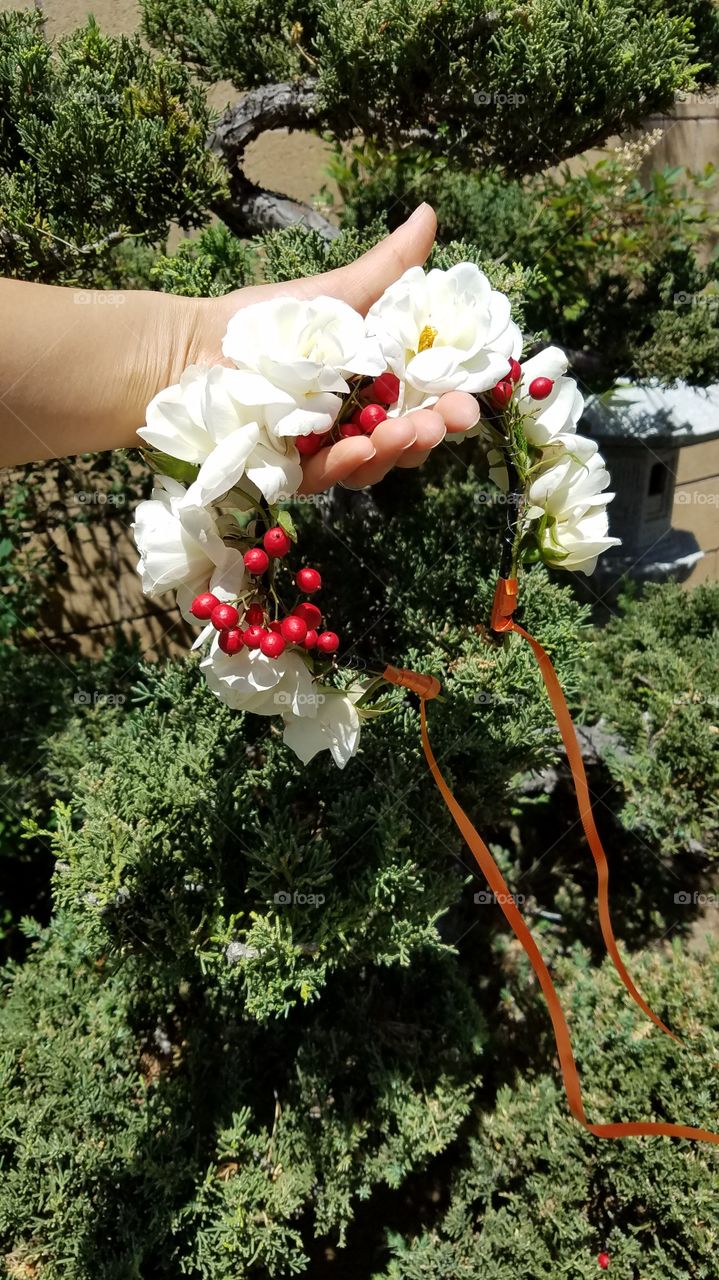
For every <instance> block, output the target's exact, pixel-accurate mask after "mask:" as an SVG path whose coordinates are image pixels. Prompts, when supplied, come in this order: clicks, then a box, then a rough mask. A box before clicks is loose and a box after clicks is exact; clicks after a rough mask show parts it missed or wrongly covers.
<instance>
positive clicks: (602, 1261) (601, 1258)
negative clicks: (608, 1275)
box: [597, 1253, 609, 1271]
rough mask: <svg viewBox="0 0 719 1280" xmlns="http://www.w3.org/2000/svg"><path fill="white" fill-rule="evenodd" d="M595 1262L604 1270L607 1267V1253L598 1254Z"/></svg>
mask: <svg viewBox="0 0 719 1280" xmlns="http://www.w3.org/2000/svg"><path fill="white" fill-rule="evenodd" d="M597 1263H598V1264H599V1266H600V1267H601V1268H602V1271H606V1269H607V1267H608V1266H609V1254H608V1253H600V1254H598V1255H597Z"/></svg>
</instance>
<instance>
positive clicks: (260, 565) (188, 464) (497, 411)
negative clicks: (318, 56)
mask: <svg viewBox="0 0 719 1280" xmlns="http://www.w3.org/2000/svg"><path fill="white" fill-rule="evenodd" d="M522 345H523V343H522V335H521V333H520V330H519V328H518V327H517V325H516V324H515V323H514V322H513V320H512V319H511V314H510V303H509V299H508V298H507V297H506V296H505V295H504V294H502V293H500V292H498V291H497V290H496V289H493V288H492V286H491V284H490V282H489V280H488V279H487V277H486V275H484V274H483V273H482V272H481V271H480V270H479V268H478V267H476V266H475V265H474V264H472V263H469V262H463V263H459V264H458V265H457V266H455V267H452V268H450V269H449V270H448V271H441V270H432V271H429V272H427V273H425V272H424V270H423V269H422V268H421V267H412V268H411V269H410V270H409V271H406V272H405V273H404V275H403V276H402V277H401V278H400V279H399V280H397V281H396V282H395V283H394V284H392V285H391V286H390V287H389V288H388V289H387V290H386V291H385V293H384V294H383V295H382V297H381V298H380V299H379V300H378V301H377V302H376V303H375V304H374V306H373V307H372V308H371V309H370V311H369V314H368V315H367V317H366V319H364V318H363V317H362V316H360V315H359V314H358V313H357V312H356V311H354V310H353V309H352V307H350V306H348V305H347V304H346V303H344V302H341V301H339V300H338V299H336V298H331V297H318V298H314V299H313V300H312V301H302V300H300V299H297V298H291V297H278V298H275V299H272V300H271V301H267V302H261V303H258V304H255V305H253V306H249V307H246V308H243V309H242V310H240V311H238V312H237V314H236V315H235V316H233V318H232V319H231V320H230V323H229V325H228V328H227V333H226V334H225V337H224V340H223V344H222V351H223V355H224V356H225V357H226V358H228V359H229V360H230V361H232V364H233V366H234V367H232V368H228V367H225V366H220V365H217V366H214V367H212V368H200V367H197V366H191V367H189V368H188V369H186V370H185V372H184V373H183V374H182V377H181V379H180V382H179V384H178V385H176V386H172V387H167V388H166V389H165V390H163V391H161V392H160V393H159V394H158V395H157V396H155V398H154V399H153V400H152V401H151V403H150V404H149V405H148V408H147V423H146V426H145V427H143V428H142V429H141V430H140V431H139V433H138V434H139V435H140V436H141V437H142V439H143V440H144V441H145V443H146V444H147V445H149V446H150V450H148V452H147V457H148V460H149V462H150V464H151V465H152V467H153V469H154V470H155V472H156V476H155V488H154V491H153V494H152V497H151V498H150V499H149V500H148V501H146V502H141V503H140V505H139V506H138V508H137V512H136V517H135V523H134V525H133V530H134V535H135V541H136V544H137V548H138V550H139V552H140V561H139V564H138V572H139V573H140V574H141V575H142V585H143V590H144V591H145V593H146V594H147V595H149V596H155V595H160V594H162V593H164V592H166V591H174V592H175V593H176V597H177V603H178V606H179V608H180V610H181V612H182V615H183V617H184V618H186V619H187V620H188V621H191V622H200V623H202V624H204V625H203V626H202V629H201V631H200V633H199V635H198V637H197V639H196V641H195V643H194V645H193V649H201V650H202V653H203V656H202V659H201V663H200V666H201V669H202V671H203V673H204V675H205V678H206V680H207V683H208V685H209V687H210V688H211V689H212V691H213V692H214V693H215V694H216V695H217V696H218V697H219V698H221V699H222V701H223V702H225V703H227V705H228V706H230V707H232V708H235V709H237V710H243V711H252V712H254V713H255V714H257V715H278V714H281V715H282V719H283V721H284V739H285V742H286V743H287V745H288V746H290V747H291V748H292V749H293V750H294V751H295V752H296V753H297V755H298V756H299V757H300V758H301V759H302V760H303V761H304V762H305V763H306V762H307V761H309V760H310V759H312V757H313V756H314V755H315V754H316V753H317V752H318V751H321V750H323V749H329V751H330V752H331V753H332V756H333V758H334V760H335V762H336V763H337V764H338V765H339V766H340V768H342V767H344V765H345V764H346V762H347V760H348V759H349V758H350V757H351V756H352V755H354V754H355V752H356V751H357V747H358V744H359V736H360V725H361V721H362V718H363V716H364V715H366V710H365V704H366V701H367V699H368V698H369V697H370V696H371V695H372V694H373V693H374V692H375V689H376V687H377V684H378V682H377V681H367V680H364V681H357V679H356V678H355V677H354V676H353V675H351V674H350V673H349V672H348V671H346V670H345V671H343V668H342V665H341V658H338V654H339V653H340V652H341V640H340V637H339V636H338V635H337V634H336V633H335V632H334V631H332V630H330V629H328V628H326V627H325V626H324V621H323V614H322V611H321V609H320V608H319V606H318V605H317V604H316V603H315V601H314V597H315V595H316V594H317V593H318V592H319V590H320V588H321V586H322V581H321V577H320V574H319V572H318V570H317V569H316V568H314V567H312V566H307V565H305V566H302V567H299V566H294V567H293V570H292V571H291V572H287V570H286V567H285V564H284V562H285V559H286V558H287V557H289V556H290V554H291V553H292V552H293V550H294V546H295V544H296V542H297V535H296V532H295V529H294V525H293V522H292V519H291V517H290V515H289V513H288V512H287V511H286V510H284V509H283V508H282V507H281V506H280V504H281V503H283V502H286V501H288V500H289V499H291V498H292V497H293V495H295V494H296V493H297V492H298V489H299V487H300V484H301V481H302V465H301V463H302V458H303V457H307V456H309V455H311V454H314V453H316V452H318V451H319V450H320V449H322V448H324V447H326V446H328V445H330V444H333V443H334V442H335V441H337V440H339V439H342V438H346V437H348V436H353V435H363V434H364V435H371V433H372V432H373V431H374V430H375V428H376V427H377V426H378V425H379V423H380V422H383V421H384V420H385V419H392V418H396V417H399V416H400V415H401V414H405V413H407V412H409V411H411V410H413V409H419V408H428V407H430V406H432V405H434V404H435V403H436V402H437V400H438V399H439V397H440V396H441V395H443V394H444V393H445V392H447V391H466V392H469V393H470V394H472V395H474V396H476V397H478V399H479V401H480V404H481V407H482V417H481V419H480V421H479V422H478V424H477V426H476V427H473V428H471V429H470V430H469V431H468V432H466V433H465V436H464V437H462V436H455V437H454V438H455V440H461V439H462V438H466V437H467V436H471V435H477V434H481V435H482V437H483V439H484V441H485V443H486V444H487V445H488V448H489V462H490V476H491V479H492V480H493V481H494V482H495V483H496V484H497V485H498V486H499V487H500V488H501V489H503V490H504V491H505V492H507V493H508V495H509V496H510V500H511V502H512V506H513V510H512V516H511V520H510V522H509V526H510V531H511V545H510V547H509V564H508V566H507V571H506V572H505V577H507V576H515V575H516V572H517V571H518V568H519V566H520V565H522V564H527V563H531V562H533V561H537V560H542V561H544V562H545V563H547V564H549V565H551V566H553V567H554V568H559V569H572V570H580V571H582V572H584V573H587V574H588V573H591V572H592V571H593V569H594V567H595V565H596V562H597V557H598V556H599V555H600V554H601V552H603V551H605V550H606V549H607V548H608V547H611V546H613V545H614V544H615V543H617V542H618V539H616V538H611V537H609V536H608V533H607V530H608V523H607V503H608V502H609V501H610V500H611V498H612V497H613V495H612V494H610V493H607V492H606V489H607V486H608V484H609V475H608V472H607V470H606V467H605V465H604V461H603V459H602V458H601V456H600V454H599V453H598V452H597V446H596V444H594V442H593V441H591V440H589V439H586V438H585V437H583V436H580V435H578V434H577V423H578V421H579V419H580V417H581V414H582V409H583V400H582V396H581V395H580V393H579V391H578V390H577V386H576V383H575V382H574V381H573V379H571V378H568V377H567V376H566V370H567V359H566V357H565V355H564V353H563V352H562V351H560V350H559V349H558V348H557V347H549V348H547V349H546V350H544V351H541V352H540V353H539V354H538V355H535V356H533V357H532V358H531V359H529V360H527V361H525V362H524V363H522V362H521V352H522ZM450 438H451V437H450ZM293 559H294V557H293ZM290 593H292V597H293V598H292V599H291V600H290V599H289V596H290ZM298 596H299V597H303V596H304V597H307V596H311V597H313V599H311V600H308V599H301V598H299V599H298Z"/></svg>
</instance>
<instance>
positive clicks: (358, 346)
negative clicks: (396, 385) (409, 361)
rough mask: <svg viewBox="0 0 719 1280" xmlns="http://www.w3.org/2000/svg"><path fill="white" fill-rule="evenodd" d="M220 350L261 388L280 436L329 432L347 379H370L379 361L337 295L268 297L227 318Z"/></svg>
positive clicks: (361, 327) (360, 321) (356, 315)
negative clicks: (276, 396)
mask: <svg viewBox="0 0 719 1280" xmlns="http://www.w3.org/2000/svg"><path fill="white" fill-rule="evenodd" d="M222 350H223V353H224V355H225V356H227V357H229V359H230V360H233V361H234V363H235V364H236V365H237V367H238V369H244V370H249V371H252V372H253V373H254V374H255V375H256V377H257V379H258V380H262V382H263V383H264V384H265V385H266V386H267V387H273V388H277V389H279V390H281V391H282V392H283V393H284V397H285V399H284V401H283V402H282V403H274V404H273V403H271V402H270V400H269V398H268V410H267V413H268V421H269V423H270V425H271V428H272V430H273V431H274V432H275V433H276V434H277V435H280V436H301V435H309V433H310V432H312V431H318V432H324V431H329V429H330V427H331V426H332V424H333V423H334V421H335V418H336V417H337V414H338V413H339V411H340V408H341V406H342V401H341V398H340V394H341V393H347V392H348V391H349V384H348V383H347V380H346V375H347V374H353V373H354V374H365V375H367V376H372V377H375V376H376V375H377V374H379V373H382V371H383V369H384V367H385V366H384V363H383V361H382V358H381V355H380V351H379V347H378V345H377V343H376V342H375V341H373V340H372V339H370V338H368V336H367V333H366V330H365V322H364V320H363V319H362V316H361V315H360V314H359V312H357V311H355V310H354V309H353V308H352V307H350V306H348V305H347V303H346V302H341V301H340V300H339V299H338V298H329V297H319V298H313V299H311V300H309V301H303V300H301V299H299V298H289V297H287V298H272V299H270V300H269V301H268V302H258V303H256V304H255V305H254V306H250V307H244V308H243V309H242V310H241V311H238V312H237V314H236V315H234V316H233V317H232V319H231V320H230V322H229V324H228V326H227V333H226V334H225V337H224V340H223V343H222Z"/></svg>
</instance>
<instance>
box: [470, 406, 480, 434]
mask: <svg viewBox="0 0 719 1280" xmlns="http://www.w3.org/2000/svg"><path fill="white" fill-rule="evenodd" d="M481 416H482V410H481V409H480V407H479V405H477V416H476V418H473V419H472V421H471V422H470V424H469V427H467V430H468V431H469V429H470V427H476V425H477V423H478V422H479V419H480V418H481Z"/></svg>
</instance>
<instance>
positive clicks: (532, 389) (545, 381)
mask: <svg viewBox="0 0 719 1280" xmlns="http://www.w3.org/2000/svg"><path fill="white" fill-rule="evenodd" d="M553 386H554V383H553V382H552V379H551V378H533V379H532V381H531V382H530V384H529V394H530V396H531V397H532V399H533V400H546V398H547V396H549V395H551V394H552V387H553Z"/></svg>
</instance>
